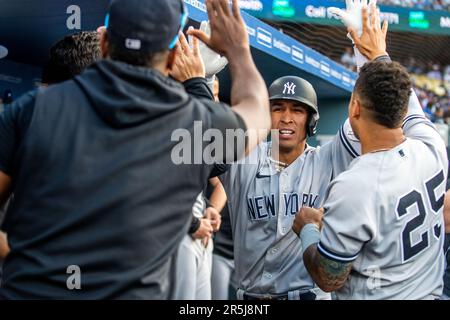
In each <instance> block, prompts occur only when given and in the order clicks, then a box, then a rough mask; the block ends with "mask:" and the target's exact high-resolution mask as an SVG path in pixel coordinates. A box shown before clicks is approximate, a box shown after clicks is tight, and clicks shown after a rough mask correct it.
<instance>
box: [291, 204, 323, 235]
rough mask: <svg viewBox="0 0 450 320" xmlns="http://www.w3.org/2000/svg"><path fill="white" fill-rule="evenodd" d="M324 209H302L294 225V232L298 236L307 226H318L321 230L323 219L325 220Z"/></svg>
mask: <svg viewBox="0 0 450 320" xmlns="http://www.w3.org/2000/svg"><path fill="white" fill-rule="evenodd" d="M323 213H324V210H323V209H314V208H308V207H302V208H301V209H300V211H299V212H298V213H297V215H296V216H295V219H294V224H293V225H292V230H294V232H295V233H296V234H297V235H300V233H301V232H302V230H303V227H304V226H306V225H307V224H310V223H312V224H316V225H317V226H318V227H319V229H320V228H322V218H323Z"/></svg>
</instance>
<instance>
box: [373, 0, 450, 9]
mask: <svg viewBox="0 0 450 320" xmlns="http://www.w3.org/2000/svg"><path fill="white" fill-rule="evenodd" d="M378 4H380V5H388V6H399V7H407V8H413V7H414V8H417V9H424V10H447V11H450V0H378Z"/></svg>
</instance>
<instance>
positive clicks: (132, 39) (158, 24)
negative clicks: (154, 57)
mask: <svg viewBox="0 0 450 320" xmlns="http://www.w3.org/2000/svg"><path fill="white" fill-rule="evenodd" d="M187 18H188V12H187V9H186V6H185V5H184V3H183V1H182V0H113V1H112V2H111V5H110V7H109V13H108V15H107V16H106V21H105V26H106V28H107V32H108V39H109V41H110V42H112V43H114V44H115V45H117V46H119V47H122V48H123V49H126V50H131V51H139V52H143V53H149V54H151V53H155V52H160V51H164V50H171V49H173V48H174V47H175V45H176V43H177V40H178V35H179V33H180V32H181V31H182V30H183V28H184V27H185V25H186V22H187Z"/></svg>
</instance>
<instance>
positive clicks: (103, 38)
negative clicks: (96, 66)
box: [99, 31, 109, 59]
mask: <svg viewBox="0 0 450 320" xmlns="http://www.w3.org/2000/svg"><path fill="white" fill-rule="evenodd" d="M99 36H100V49H101V51H102V57H103V59H106V58H107V57H108V56H109V42H108V33H107V32H106V31H104V32H101V33H100V34H99Z"/></svg>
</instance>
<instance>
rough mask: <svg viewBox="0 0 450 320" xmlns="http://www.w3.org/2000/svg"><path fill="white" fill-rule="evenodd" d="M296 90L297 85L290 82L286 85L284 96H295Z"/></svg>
mask: <svg viewBox="0 0 450 320" xmlns="http://www.w3.org/2000/svg"><path fill="white" fill-rule="evenodd" d="M295 88H297V86H296V85H295V83H293V82H288V83H286V84H285V85H284V90H283V94H295Z"/></svg>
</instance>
